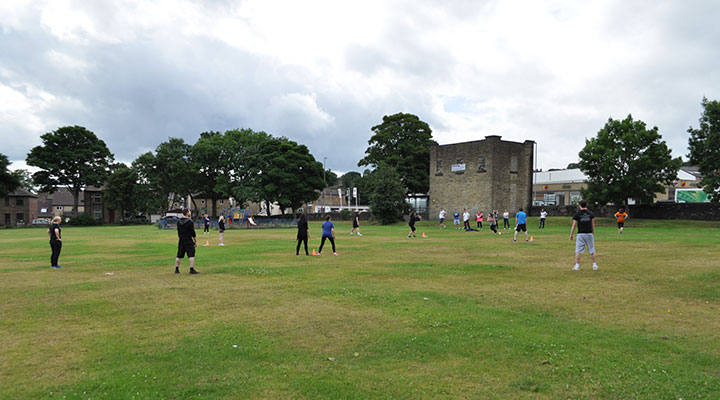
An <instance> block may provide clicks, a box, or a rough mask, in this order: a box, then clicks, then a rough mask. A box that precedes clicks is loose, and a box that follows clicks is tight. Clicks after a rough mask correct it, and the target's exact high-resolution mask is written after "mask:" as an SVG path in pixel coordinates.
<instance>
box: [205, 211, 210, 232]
mask: <svg viewBox="0 0 720 400" xmlns="http://www.w3.org/2000/svg"><path fill="white" fill-rule="evenodd" d="M203 222H204V224H205V227H204V228H203V234H210V218H209V217H208V215H207V214H205V217H204V218H203Z"/></svg>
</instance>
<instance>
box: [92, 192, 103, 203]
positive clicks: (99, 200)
mask: <svg viewBox="0 0 720 400" xmlns="http://www.w3.org/2000/svg"><path fill="white" fill-rule="evenodd" d="M92 198H93V204H100V203H102V196H100V195H99V194H94V195H93V197H92Z"/></svg>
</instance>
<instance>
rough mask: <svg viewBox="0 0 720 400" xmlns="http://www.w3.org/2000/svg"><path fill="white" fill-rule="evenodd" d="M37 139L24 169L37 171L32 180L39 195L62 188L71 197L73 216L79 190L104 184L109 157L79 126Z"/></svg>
mask: <svg viewBox="0 0 720 400" xmlns="http://www.w3.org/2000/svg"><path fill="white" fill-rule="evenodd" d="M41 139H42V143H43V144H42V145H40V146H36V147H34V148H33V149H32V150H30V153H28V156H27V163H28V165H32V166H35V167H38V168H40V171H38V172H36V173H34V174H33V180H34V181H35V183H36V184H38V185H39V186H40V187H41V190H43V191H50V192H53V191H55V189H56V188H57V186H66V187H67V188H68V190H70V192H72V194H73V198H74V203H73V211H74V212H75V214H76V215H77V212H78V203H79V201H80V198H79V197H80V190H82V189H83V188H85V187H86V186H100V185H102V184H103V183H105V179H107V177H108V175H109V173H110V164H111V163H112V161H113V155H112V153H111V152H110V150H109V149H108V148H107V146H106V145H105V142H104V141H102V140H101V139H99V138H98V137H97V136H96V135H95V134H94V133H93V132H92V131H90V130H88V129H86V128H84V127H82V126H65V127H62V128H58V129H57V130H55V131H53V132H49V133H46V134H44V135H42V136H41Z"/></svg>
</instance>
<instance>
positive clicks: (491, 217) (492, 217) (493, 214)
mask: <svg viewBox="0 0 720 400" xmlns="http://www.w3.org/2000/svg"><path fill="white" fill-rule="evenodd" d="M488 221H489V222H490V230H491V231H493V233H494V234H496V235H497V234H498V230H497V212H494V211H493V212H491V213H490V215H488Z"/></svg>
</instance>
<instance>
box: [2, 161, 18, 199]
mask: <svg viewBox="0 0 720 400" xmlns="http://www.w3.org/2000/svg"><path fill="white" fill-rule="evenodd" d="M8 166H10V161H9V160H8V158H7V156H6V155H5V154H0V197H5V196H7V195H8V194H9V193H12V192H13V191H15V189H17V188H18V187H19V186H20V179H18V177H17V176H16V175H15V174H13V173H12V172H10V171H9V170H8Z"/></svg>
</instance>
